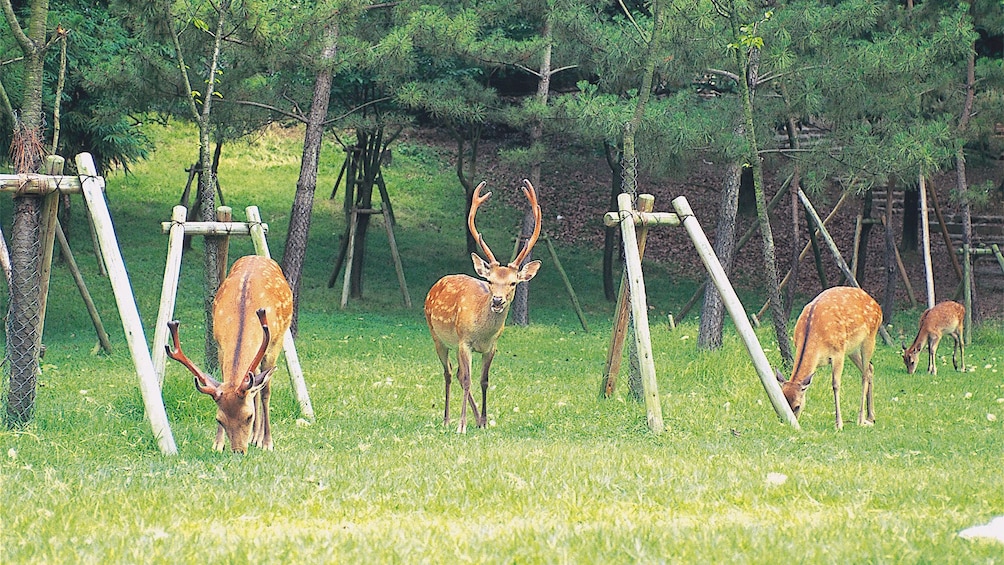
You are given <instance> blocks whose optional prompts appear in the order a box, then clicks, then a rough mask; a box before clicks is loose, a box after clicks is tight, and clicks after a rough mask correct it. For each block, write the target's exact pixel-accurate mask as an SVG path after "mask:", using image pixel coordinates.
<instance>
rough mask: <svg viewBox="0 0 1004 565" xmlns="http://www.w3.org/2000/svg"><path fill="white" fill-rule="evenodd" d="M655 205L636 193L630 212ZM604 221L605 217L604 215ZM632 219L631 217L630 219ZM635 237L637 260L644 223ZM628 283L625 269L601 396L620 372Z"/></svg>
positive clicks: (645, 229) (650, 198)
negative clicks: (636, 196)
mask: <svg viewBox="0 0 1004 565" xmlns="http://www.w3.org/2000/svg"><path fill="white" fill-rule="evenodd" d="M654 207H655V196H652V195H651V194H639V195H638V211H637V212H634V211H631V212H630V213H631V214H632V215H633V214H636V213H641V214H646V213H649V212H651V211H652V209H653V208H654ZM604 221H606V218H605V217H604ZM632 221H633V219H632ZM635 232H636V235H635V239H637V241H638V247H637V250H638V260H639V261H641V259H642V257H644V256H645V241H646V240H647V239H648V227H647V225H645V224H641V225H638V224H636V227H635ZM629 295H630V285H629V284H628V275H627V271H626V270H625V271H624V272H623V273H621V286H620V290H619V291H618V293H617V306H616V307H614V327H613V332H612V333H611V335H610V348H609V349H607V361H606V364H605V365H604V369H603V386H602V387H601V388H600V397H601V398H610V397H611V396H613V394H614V388H615V387H616V386H617V376H618V375H619V374H620V369H621V361H622V359H623V356H624V340H625V339H626V338H627V327H628V309H629V308H630V298H629Z"/></svg>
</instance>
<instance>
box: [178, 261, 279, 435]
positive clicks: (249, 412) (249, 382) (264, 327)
mask: <svg viewBox="0 0 1004 565" xmlns="http://www.w3.org/2000/svg"><path fill="white" fill-rule="evenodd" d="M292 315H293V293H292V291H291V290H290V288H289V284H288V283H287V282H286V277H285V276H283V274H282V269H281V268H280V267H279V265H278V264H277V263H276V262H275V261H273V260H272V259H269V258H267V257H261V256H257V255H249V256H246V257H241V258H240V259H238V260H237V262H235V263H234V265H233V267H232V268H231V269H230V275H229V276H227V278H226V279H225V280H224V281H223V283H222V284H221V285H220V288H219V289H218V290H217V291H216V299H215V300H214V301H213V336H214V337H215V338H216V341H217V343H218V344H219V363H220V371H221V373H222V374H223V382H219V381H217V380H216V379H214V378H213V377H212V376H210V375H209V374H207V373H205V372H204V371H202V369H199V368H198V367H196V366H195V364H194V363H192V361H191V360H190V359H189V358H188V357H187V356H185V354H184V353H183V352H182V351H181V342H180V339H179V337H178V326H179V322H178V321H177V320H173V321H171V322H168V327H169V328H170V330H171V337H172V339H173V341H174V349H173V350H172V348H171V345H170V344H168V345H167V346H166V349H167V356H168V357H170V358H171V359H174V360H175V361H178V362H179V363H181V364H182V365H184V366H185V367H187V368H188V370H189V371H191V372H192V374H193V375H195V388H196V389H197V390H198V391H199V392H201V393H204V394H208V395H209V396H211V397H212V398H213V400H214V401H216V421H217V423H218V425H217V428H216V440H215V441H214V442H213V449H214V450H216V451H223V446H224V435H226V437H227V438H228V439H229V440H230V449H232V450H233V451H235V452H239V453H246V452H247V448H248V443H253V444H254V445H255V446H257V447H260V448H262V449H265V450H271V449H272V447H273V444H272V428H271V423H270V421H269V414H268V409H269V398H270V397H271V394H272V393H271V390H272V381H271V378H272V373H273V372H274V371H275V364H276V360H277V359H278V357H279V353H280V351H281V350H282V340H283V334H285V333H286V330H287V329H288V328H289V324H290V321H291V319H292ZM259 369H260V370H259Z"/></svg>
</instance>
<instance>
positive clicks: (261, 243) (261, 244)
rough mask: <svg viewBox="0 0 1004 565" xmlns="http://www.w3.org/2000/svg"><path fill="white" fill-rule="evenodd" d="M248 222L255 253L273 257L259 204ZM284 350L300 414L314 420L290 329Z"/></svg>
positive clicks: (254, 207) (248, 211) (249, 215)
mask: <svg viewBox="0 0 1004 565" xmlns="http://www.w3.org/2000/svg"><path fill="white" fill-rule="evenodd" d="M246 213H247V218H248V223H249V224H250V226H251V241H252V243H254V248H255V253H257V254H258V255H261V256H263V257H269V258H271V257H272V254H271V253H270V252H269V250H268V242H267V241H265V229H264V228H265V224H263V223H262V221H261V213H260V212H259V211H258V207H257V206H248V207H247V209H246ZM282 350H283V352H285V354H286V370H287V372H288V373H289V384H290V387H291V388H292V389H293V397H294V398H296V402H297V404H299V405H300V415H301V416H303V418H304V419H306V420H308V421H311V422H313V421H314V407H313V406H312V405H311V403H310V394H309V393H308V392H307V381H306V380H304V378H303V367H302V366H301V365H300V355H299V354H298V353H297V352H296V343H295V342H294V341H293V332H292V330H290V329H287V330H286V333H284V334H283V336H282Z"/></svg>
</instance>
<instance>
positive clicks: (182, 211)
mask: <svg viewBox="0 0 1004 565" xmlns="http://www.w3.org/2000/svg"><path fill="white" fill-rule="evenodd" d="M187 219H188V210H187V209H186V208H185V207H184V206H175V207H174V209H173V210H172V212H171V227H170V228H169V231H168V234H169V235H168V238H167V264H166V265H165V266H164V283H163V285H162V286H161V288H160V311H159V312H158V313H157V325H156V326H154V329H153V352H152V354H153V368H154V372H156V373H157V382H158V384H159V385H161V386H163V385H164V370H165V368H166V366H167V350H166V349H165V346H167V338H168V334H169V333H170V332H169V330H168V328H167V323H168V322H170V321H171V318H173V317H174V306H175V302H176V300H177V297H178V277H179V276H181V256H182V254H183V252H184V251H185V221H186V220H187Z"/></svg>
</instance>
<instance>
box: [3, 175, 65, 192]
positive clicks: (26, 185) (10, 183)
mask: <svg viewBox="0 0 1004 565" xmlns="http://www.w3.org/2000/svg"><path fill="white" fill-rule="evenodd" d="M80 190H81V188H80V179H79V178H78V177H71V176H65V175H63V174H62V173H60V174H56V175H43V174H29V175H0V191H2V192H15V193H17V194H34V195H39V196H45V195H46V194H51V193H53V192H57V191H58V192H60V193H62V194H79V193H80Z"/></svg>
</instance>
